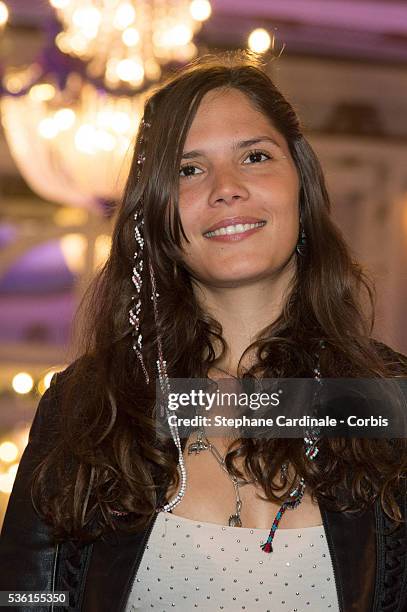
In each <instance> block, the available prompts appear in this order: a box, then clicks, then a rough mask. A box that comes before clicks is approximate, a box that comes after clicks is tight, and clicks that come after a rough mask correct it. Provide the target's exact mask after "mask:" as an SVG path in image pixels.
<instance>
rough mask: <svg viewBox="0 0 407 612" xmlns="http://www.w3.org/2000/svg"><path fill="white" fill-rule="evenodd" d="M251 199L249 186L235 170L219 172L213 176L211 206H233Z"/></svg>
mask: <svg viewBox="0 0 407 612" xmlns="http://www.w3.org/2000/svg"><path fill="white" fill-rule="evenodd" d="M248 197H249V191H248V188H247V186H246V185H245V183H244V182H243V180H242V177H240V176H238V173H237V172H236V170H234V169H225V168H224V169H223V170H222V171H221V170H218V171H217V172H216V173H215V174H214V176H213V183H212V189H211V192H210V196H209V204H210V206H218V205H219V204H233V203H234V202H239V201H240V200H246V199H247V198H248Z"/></svg>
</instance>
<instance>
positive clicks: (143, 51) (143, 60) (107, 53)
mask: <svg viewBox="0 0 407 612" xmlns="http://www.w3.org/2000/svg"><path fill="white" fill-rule="evenodd" d="M49 1H50V4H51V5H52V6H53V7H54V9H55V10H56V13H57V16H58V18H59V19H60V21H61V22H62V25H63V31H61V32H60V33H59V34H58V35H57V36H56V39H55V42H56V44H57V46H58V48H59V49H60V50H61V51H62V52H63V53H67V54H69V55H72V56H75V57H79V58H80V59H81V60H83V61H86V62H87V71H88V75H89V76H90V77H91V78H98V79H99V78H102V79H103V80H104V83H105V85H106V86H107V87H109V88H113V89H114V88H119V87H121V88H122V87H123V86H127V87H129V86H130V87H131V88H133V89H141V88H144V87H145V86H146V85H148V84H149V83H154V82H156V81H158V80H159V78H160V76H161V67H162V66H163V65H164V64H168V63H169V62H181V63H184V62H187V61H190V60H191V59H193V58H194V57H195V56H196V54H197V48H196V46H195V45H194V43H193V42H192V39H193V36H194V34H195V33H196V32H197V31H198V30H199V29H200V28H201V23H202V22H203V21H205V20H206V19H207V18H208V17H209V16H210V13H211V6H210V3H209V1H208V0H192V1H191V0H137V1H136V0H49Z"/></svg>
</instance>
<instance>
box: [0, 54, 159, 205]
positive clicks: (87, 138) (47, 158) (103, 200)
mask: <svg viewBox="0 0 407 612" xmlns="http://www.w3.org/2000/svg"><path fill="white" fill-rule="evenodd" d="M146 95H147V94H146V93H145V94H137V95H136V96H131V97H130V96H113V95H110V94H108V93H107V92H105V91H103V90H102V91H101V90H100V89H99V88H96V87H95V86H94V85H92V84H91V83H89V82H86V81H85V80H84V79H83V77H81V76H80V75H79V74H78V73H75V72H71V73H70V74H69V75H68V76H67V78H66V81H65V83H64V86H63V87H61V85H60V84H59V83H58V79H56V78H55V77H53V75H43V74H42V75H40V76H39V66H38V65H36V64H34V65H32V66H30V67H29V68H27V69H25V70H24V71H19V72H11V73H10V72H9V73H8V74H7V75H6V77H5V79H4V83H3V95H2V98H1V101H0V108H1V115H2V122H3V127H4V132H5V135H6V139H7V142H8V146H9V148H10V151H11V154H12V156H13V158H14V160H15V162H16V164H17V166H18V168H19V170H20V172H21V174H22V175H23V176H24V178H25V180H26V181H27V183H28V184H29V185H30V187H31V188H32V189H33V190H34V191H35V192H36V193H38V194H39V195H40V196H41V197H43V198H44V199H46V200H50V201H53V202H57V203H61V204H65V205H66V204H68V205H71V206H80V207H86V208H90V209H94V210H99V212H103V210H104V209H105V207H106V206H107V205H108V204H110V203H111V202H113V201H116V200H117V199H119V198H120V195H121V193H122V190H123V185H124V181H125V178H126V174H127V173H128V170H129V166H130V161H131V154H132V143H133V141H134V139H135V136H136V133H137V129H138V125H139V121H140V119H141V116H142V113H143V106H144V101H145V96H146Z"/></svg>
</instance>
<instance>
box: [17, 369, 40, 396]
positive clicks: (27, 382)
mask: <svg viewBox="0 0 407 612" xmlns="http://www.w3.org/2000/svg"><path fill="white" fill-rule="evenodd" d="M11 386H12V387H13V389H14V391H15V392H16V393H19V394H21V395H24V394H26V393H29V392H30V391H31V389H32V388H33V386H34V381H33V379H32V376H30V374H28V373H27V372H19V373H18V374H16V375H15V376H14V378H13V380H12V383H11Z"/></svg>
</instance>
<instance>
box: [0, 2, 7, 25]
mask: <svg viewBox="0 0 407 612" xmlns="http://www.w3.org/2000/svg"><path fill="white" fill-rule="evenodd" d="M8 16H9V13H8V8H7V5H6V4H4V2H1V1H0V28H2V27H3V26H5V25H6V23H7V21H8Z"/></svg>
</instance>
